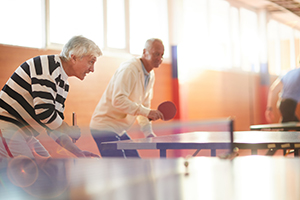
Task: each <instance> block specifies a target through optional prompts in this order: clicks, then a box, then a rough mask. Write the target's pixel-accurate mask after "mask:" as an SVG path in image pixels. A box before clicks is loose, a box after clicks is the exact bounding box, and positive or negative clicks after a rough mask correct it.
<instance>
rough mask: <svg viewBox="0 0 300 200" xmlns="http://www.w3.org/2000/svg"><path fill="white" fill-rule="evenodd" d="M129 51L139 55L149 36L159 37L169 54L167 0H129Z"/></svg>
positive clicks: (165, 55)
mask: <svg viewBox="0 0 300 200" xmlns="http://www.w3.org/2000/svg"><path fill="white" fill-rule="evenodd" d="M129 2H130V3H129V5H130V9H129V15H130V22H129V24H130V42H129V43H130V53H132V54H138V55H141V54H142V53H143V48H144V45H145V42H146V40H147V39H149V38H159V39H161V40H162V41H163V43H164V46H165V54H164V57H165V58H167V57H169V55H170V50H169V48H167V47H169V36H168V6H167V0H130V1H129Z"/></svg>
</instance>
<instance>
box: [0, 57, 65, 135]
mask: <svg viewBox="0 0 300 200" xmlns="http://www.w3.org/2000/svg"><path fill="white" fill-rule="evenodd" d="M67 79H68V75H67V74H66V73H65V71H64V69H63V67H62V64H61V60H60V58H59V56H58V55H43V56H38V57H35V58H32V59H29V60H27V61H26V62H24V63H23V64H22V65H20V66H19V67H18V68H17V69H16V71H15V72H14V73H13V75H12V76H11V77H10V78H9V80H8V81H7V83H6V84H5V86H4V87H3V88H2V90H1V92H0V120H5V121H8V122H12V123H14V124H16V125H18V126H19V127H29V128H30V129H31V130H32V131H31V132H33V135H34V136H37V135H38V134H39V133H40V132H41V131H44V130H45V129H46V130H53V129H56V128H58V127H59V126H60V125H61V123H62V121H63V119H64V115H63V112H64V109H65V100H66V97H67V94H68V91H69V84H68V81H67ZM0 128H1V127H0ZM28 134H31V133H28Z"/></svg>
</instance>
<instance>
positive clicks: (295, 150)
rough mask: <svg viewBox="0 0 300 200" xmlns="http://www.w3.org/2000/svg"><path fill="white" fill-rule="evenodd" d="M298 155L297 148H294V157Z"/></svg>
mask: <svg viewBox="0 0 300 200" xmlns="http://www.w3.org/2000/svg"><path fill="white" fill-rule="evenodd" d="M298 156H299V149H294V157H298Z"/></svg>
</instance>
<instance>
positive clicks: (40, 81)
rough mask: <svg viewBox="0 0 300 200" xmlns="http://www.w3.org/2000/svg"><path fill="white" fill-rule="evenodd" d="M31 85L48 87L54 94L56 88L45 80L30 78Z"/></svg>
mask: <svg viewBox="0 0 300 200" xmlns="http://www.w3.org/2000/svg"><path fill="white" fill-rule="evenodd" d="M31 80H32V85H34V84H39V85H41V86H46V87H50V88H51V89H52V90H53V91H54V92H56V91H57V90H56V86H55V84H54V83H53V82H51V81H49V80H46V79H38V78H32V79H31Z"/></svg>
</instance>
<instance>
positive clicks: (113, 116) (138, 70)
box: [90, 58, 155, 136]
mask: <svg viewBox="0 0 300 200" xmlns="http://www.w3.org/2000/svg"><path fill="white" fill-rule="evenodd" d="M149 75H150V77H149V83H148V85H147V87H146V88H144V84H145V77H144V72H143V69H142V62H141V60H140V59H139V58H133V59H131V60H129V61H127V62H124V63H122V64H121V66H120V67H119V68H118V69H117V71H116V72H115V74H114V75H113V77H112V79H111V80H110V82H109V84H108V86H107V88H106V90H105V92H104V93H103V95H102V97H101V99H100V101H99V103H98V105H97V107H96V109H95V111H94V113H93V115H92V119H91V122H90V128H91V129H96V130H107V131H113V132H115V133H117V134H119V135H121V134H123V132H124V131H127V130H128V129H129V128H130V127H131V126H132V125H133V124H134V122H135V120H138V123H139V125H140V126H141V130H142V131H143V133H144V135H145V136H148V135H149V134H152V133H153V130H152V125H151V122H150V121H149V120H148V118H147V116H148V114H149V112H150V110H151V109H150V104H151V99H152V96H153V85H154V81H155V76H154V72H153V71H151V72H150V74H149Z"/></svg>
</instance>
